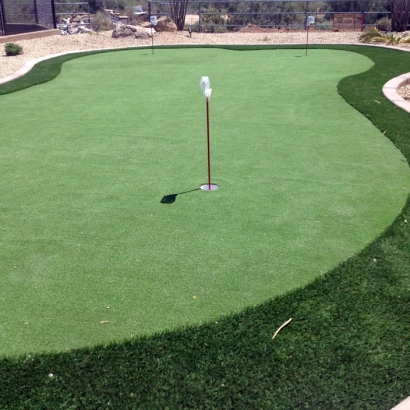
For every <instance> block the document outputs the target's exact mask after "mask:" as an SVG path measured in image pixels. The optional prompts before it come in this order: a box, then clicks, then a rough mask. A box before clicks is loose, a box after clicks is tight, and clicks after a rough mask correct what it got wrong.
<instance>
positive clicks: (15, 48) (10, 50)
mask: <svg viewBox="0 0 410 410" xmlns="http://www.w3.org/2000/svg"><path fill="white" fill-rule="evenodd" d="M4 49H5V51H6V55H7V56H17V55H19V54H23V47H21V46H19V45H18V44H16V43H6V45H5V46H4Z"/></svg>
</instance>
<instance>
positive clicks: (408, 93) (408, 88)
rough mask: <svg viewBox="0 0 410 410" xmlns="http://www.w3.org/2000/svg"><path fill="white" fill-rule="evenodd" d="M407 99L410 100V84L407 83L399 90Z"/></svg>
mask: <svg viewBox="0 0 410 410" xmlns="http://www.w3.org/2000/svg"><path fill="white" fill-rule="evenodd" d="M397 92H398V93H399V95H401V96H402V97H403V98H404V99H405V100H407V101H410V84H407V85H405V86H404V87H401V88H399V89H398V90H397Z"/></svg>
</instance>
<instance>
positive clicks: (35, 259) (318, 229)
mask: <svg viewBox="0 0 410 410" xmlns="http://www.w3.org/2000/svg"><path fill="white" fill-rule="evenodd" d="M295 61H296V63H295ZM317 66H320V67H321V70H320V71H318V70H316V67H317ZM371 66H372V62H371V60H369V59H367V58H365V57H363V56H360V55H359V54H357V53H351V52H345V51H331V50H312V51H311V52H310V55H309V57H308V58H306V57H304V56H303V53H301V52H300V51H297V52H296V50H276V51H272V50H270V51H268V50H263V51H262V50H261V51H248V52H246V53H240V52H237V51H232V50H222V49H191V50H160V51H158V53H157V55H154V56H152V55H150V54H147V52H146V50H132V51H122V52H116V53H115V54H113V53H111V54H107V53H104V54H96V55H92V56H88V57H84V58H82V59H75V60H73V61H70V62H66V63H65V64H64V65H63V67H62V72H61V75H60V76H58V77H57V78H55V79H54V80H53V81H52V82H48V83H46V84H42V85H41V86H39V87H32V88H30V89H27V90H24V91H21V92H16V93H13V94H8V95H5V96H3V98H2V107H1V111H2V113H3V114H4V117H5V118H8V125H7V128H6V127H4V128H5V132H4V134H3V150H2V152H3V161H2V163H3V168H2V172H1V173H2V175H3V179H2V185H1V190H2V192H4V193H6V195H5V196H4V198H3V206H4V207H5V209H4V212H3V218H2V221H1V226H2V231H3V235H2V246H1V247H2V250H3V252H2V253H3V256H2V258H1V263H2V269H1V270H2V271H3V272H5V275H4V276H3V278H2V283H1V285H2V286H1V288H2V299H3V303H4V304H6V305H7V306H8V309H7V313H6V314H5V315H4V318H3V326H4V331H3V332H2V335H1V339H0V340H1V343H0V346H1V348H0V352H1V353H2V354H9V355H10V354H14V355H16V354H21V353H33V352H41V351H50V350H54V351H56V350H57V351H58V350H67V349H70V348H78V347H84V346H90V345H93V344H96V343H103V342H107V341H114V340H117V341H120V340H123V339H125V338H129V337H130V336H135V335H142V334H152V333H154V332H158V331H162V330H165V329H174V328H176V327H178V326H181V325H187V324H196V323H200V322H204V321H209V320H217V319H218V318H219V317H220V316H221V315H223V314H228V313H230V312H235V311H240V310H241V309H243V308H245V307H247V306H251V305H256V304H259V303H261V302H263V301H266V300H268V299H269V298H270V297H273V296H275V295H278V294H283V293H285V292H287V291H289V290H291V289H294V288H295V287H298V286H302V285H305V284H307V283H309V282H310V281H312V280H313V278H315V277H317V276H319V275H320V274H322V273H324V272H326V271H328V270H329V269H330V268H332V267H334V266H336V265H337V264H339V263H340V262H342V261H343V260H345V259H346V258H347V257H349V256H351V255H353V254H354V253H355V252H357V251H359V250H361V249H362V248H363V247H364V246H365V245H366V244H367V243H369V242H370V241H371V240H373V238H374V237H376V236H377V235H379V234H380V233H381V232H382V231H383V230H384V229H385V228H386V227H387V226H388V225H389V224H390V223H391V222H392V221H393V219H394V218H395V217H396V215H397V214H398V213H399V212H400V210H401V208H402V206H403V204H404V203H405V200H406V198H407V192H408V187H407V186H408V183H409V173H408V167H407V164H406V162H405V161H404V160H403V157H402V155H401V154H400V153H399V151H397V150H396V149H394V146H393V145H392V144H391V142H390V141H388V140H387V139H386V138H385V137H384V136H383V135H382V134H381V133H380V131H379V130H377V128H375V127H374V126H373V125H372V124H371V123H370V122H369V121H368V120H366V118H364V117H363V116H361V115H360V114H358V113H357V112H356V111H354V110H353V109H352V108H351V107H350V106H349V105H348V104H346V102H345V101H343V99H342V98H340V96H339V95H338V94H337V92H336V90H335V89H336V85H337V82H338V81H339V80H340V79H341V78H342V77H343V76H346V75H348V74H354V73H357V72H361V71H366V70H367V69H369V68H370V67H371ZM199 73H201V74H203V73H207V74H209V76H210V78H211V79H212V86H213V88H214V95H213V96H212V100H211V102H212V104H211V107H212V135H213V136H214V137H213V138H212V153H213V156H212V158H213V168H212V170H213V178H214V180H215V182H216V183H218V184H219V185H220V189H219V190H218V191H216V192H212V193H209V192H202V191H201V190H198V187H199V186H200V184H201V183H202V182H205V181H206V177H207V175H206V149H205V148H206V145H205V134H206V133H205V127H204V125H205V110H204V108H205V104H204V98H203V96H202V94H201V92H200V89H199V85H198V83H199V77H200V75H199ZM302 73H303V75H302ZM255 78H256V79H258V80H257V81H255ZM213 79H214V80H213ZM194 102H195V104H194ZM39 107H40V108H41V109H40V110H39V109H38V108H39ZM188 107H189V112H187V108H188ZM324 107H326V109H324ZM195 189H196V190H195ZM183 191H189V192H186V193H185V194H182V193H181V194H179V195H178V198H177V200H176V201H175V203H173V204H172V205H164V204H163V203H161V202H160V199H161V198H162V197H163V196H164V195H165V194H170V193H179V192H183ZM22 302H23V303H22Z"/></svg>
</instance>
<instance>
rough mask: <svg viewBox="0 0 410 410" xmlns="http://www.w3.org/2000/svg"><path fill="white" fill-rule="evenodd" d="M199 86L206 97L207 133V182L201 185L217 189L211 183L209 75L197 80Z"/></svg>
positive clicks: (205, 189) (216, 186)
mask: <svg viewBox="0 0 410 410" xmlns="http://www.w3.org/2000/svg"><path fill="white" fill-rule="evenodd" d="M199 86H200V87H201V90H202V93H203V94H204V96H205V99H206V135H207V146H208V183H207V184H204V185H201V189H202V190H203V191H215V190H216V189H218V185H215V184H212V183H211V144H210V139H209V100H210V98H211V93H212V88H211V82H210V81H209V77H201V80H200V81H199Z"/></svg>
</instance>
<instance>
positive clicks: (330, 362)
mask: <svg viewBox="0 0 410 410" xmlns="http://www.w3.org/2000/svg"><path fill="white" fill-rule="evenodd" d="M332 47H333V46H332ZM333 48H337V49H342V48H343V47H337V46H334V47H333ZM345 48H346V49H347V50H349V51H356V52H358V53H361V54H363V55H365V56H367V57H368V58H370V59H371V60H373V61H374V62H375V66H374V68H372V69H371V70H369V71H368V72H366V73H363V74H359V75H356V76H351V77H348V78H346V79H344V80H342V81H341V82H340V83H339V85H338V90H339V92H340V94H341V95H342V96H343V97H344V98H345V99H346V100H347V101H348V102H349V103H350V104H352V105H353V106H355V107H356V108H357V109H358V110H359V111H361V112H362V113H363V114H364V115H365V116H367V117H368V118H369V119H370V120H371V121H372V122H373V123H374V124H375V125H376V126H377V127H378V128H379V129H380V130H381V131H385V134H386V136H388V137H389V138H390V139H391V140H392V141H393V142H394V144H395V145H396V146H397V147H398V148H399V149H400V150H401V152H402V153H403V154H404V155H405V156H406V158H408V157H409V155H410V152H409V150H408V145H407V144H408V142H407V141H408V136H407V133H406V128H407V125H408V114H407V113H405V112H403V111H401V110H400V109H398V108H396V107H394V106H393V105H392V104H391V103H389V102H388V101H386V100H385V99H384V97H383V95H382V93H381V87H382V85H383V84H384V82H386V81H387V79H389V78H392V77H394V76H396V75H398V74H401V73H403V72H405V71H406V67H408V62H409V56H408V55H406V54H404V53H402V52H398V51H392V50H382V49H375V48H370V47H345ZM243 49H246V47H244V48H243ZM63 71H64V70H63ZM211 80H212V77H211ZM216 89H217V88H216V87H215V90H216ZM215 100H216V98H214V96H213V99H212V107H214V105H215ZM375 100H377V101H378V102H375ZM382 164H383V163H381V165H382ZM221 189H222V186H221ZM221 192H222V191H221ZM193 194H196V192H193V193H192V195H193ZM201 194H204V195H205V194H210V193H201ZM188 195H191V194H186V196H187V197H188ZM182 198H185V197H183V196H182V195H181V197H178V198H177V201H176V202H175V204H172V205H162V206H167V207H170V209H175V208H173V207H174V205H178V206H179V205H180V204H181V203H182V201H181V200H182ZM408 214H409V204H408V203H407V204H406V206H405V208H404V210H403V213H402V214H401V215H400V216H399V217H398V218H397V219H396V221H395V222H394V223H393V224H392V225H391V226H390V227H389V228H388V229H387V230H386V231H385V233H384V234H383V235H382V236H381V237H380V238H379V239H378V240H376V241H375V242H374V243H372V244H371V245H369V246H368V247H366V248H365V249H364V250H363V251H362V252H360V254H358V255H357V256H354V257H352V258H350V259H349V260H347V261H346V262H344V263H342V264H340V265H339V266H338V267H337V268H336V269H333V270H332V271H330V272H329V273H328V274H326V275H325V276H324V277H322V278H320V279H317V280H315V281H314V282H313V283H311V284H310V285H308V286H306V287H305V288H303V289H299V290H294V291H292V292H290V293H288V294H286V295H285V296H280V297H277V298H275V299H273V300H271V301H269V302H266V303H264V304H261V305H259V306H257V307H253V308H248V309H246V310H245V311H243V312H242V313H240V314H236V315H230V316H227V317H225V318H221V319H218V320H215V321H214V322H208V323H207V324H204V325H200V326H193V327H189V328H187V329H181V330H177V331H174V332H165V333H163V334H161V335H156V336H153V337H142V338H135V339H131V340H129V341H128V342H124V343H120V344H112V345H110V346H107V347H98V346H97V347H94V348H91V349H79V350H75V351H72V352H68V353H65V354H47V355H35V356H28V355H26V356H23V357H21V358H18V359H11V358H5V359H3V360H1V361H0V375H1V376H0V391H1V392H2V394H1V395H0V408H58V407H61V408H108V407H113V408H255V409H256V408H257V409H261V408H267V409H289V408H326V409H340V408H360V409H373V408H390V407H392V406H393V405H395V404H396V403H397V402H398V401H400V399H402V398H404V397H405V396H406V395H408V382H409V380H410V374H409V369H408V366H407V363H408V362H409V357H408V355H409V354H408V342H407V335H408V333H409V330H410V329H409V327H410V326H409V324H410V323H409V317H410V316H409V313H410V312H409V306H410V304H409V302H410V298H409V285H410V283H409V276H408V272H409V266H408V260H409V258H408V255H409V246H408V243H409V241H408V225H407V223H406V218H407V215H408ZM289 317H292V318H293V321H292V322H291V324H289V325H288V326H287V327H286V328H285V329H283V330H282V332H281V333H280V334H279V335H278V336H277V337H276V339H275V340H272V339H271V337H272V334H273V333H274V331H275V330H276V329H277V328H278V327H279V326H280V325H281V324H282V323H283V322H284V321H285V320H287V319H288V318H289ZM51 374H52V375H51Z"/></svg>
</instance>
